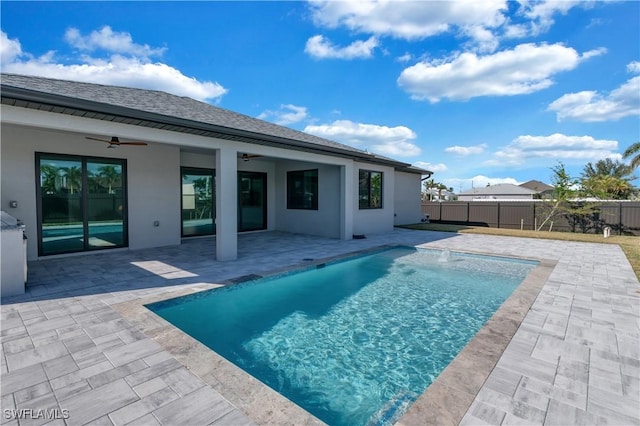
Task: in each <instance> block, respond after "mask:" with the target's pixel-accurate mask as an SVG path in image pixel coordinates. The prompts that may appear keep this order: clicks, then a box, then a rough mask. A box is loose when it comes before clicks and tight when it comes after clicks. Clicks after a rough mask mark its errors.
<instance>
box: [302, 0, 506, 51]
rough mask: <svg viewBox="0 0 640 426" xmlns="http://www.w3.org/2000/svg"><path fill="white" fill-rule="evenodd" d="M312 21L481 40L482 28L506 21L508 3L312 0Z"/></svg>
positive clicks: (404, 35) (407, 35)
mask: <svg viewBox="0 0 640 426" xmlns="http://www.w3.org/2000/svg"><path fill="white" fill-rule="evenodd" d="M310 4H311V11H312V16H313V20H314V23H315V24H316V25H319V26H322V27H326V28H338V27H346V28H348V29H349V30H352V31H355V32H359V33H367V34H375V35H377V36H391V37H394V38H400V39H405V40H420V39H424V38H427V37H431V36H435V35H439V34H442V33H445V32H452V31H459V32H461V33H463V34H465V33H466V34H467V35H468V36H469V37H471V38H473V39H475V37H477V36H479V37H480V38H479V39H477V40H479V41H480V42H482V40H483V39H485V40H486V37H487V34H486V33H484V31H483V29H490V28H497V27H499V26H500V25H502V24H503V23H504V22H505V17H504V12H506V11H507V2H506V1H503V0H498V1H496V0H493V1H489V0H486V1H467V2H453V1H429V2H426V1H424V2H423V1H386V0H373V1H331V0H320V1H311V2H310Z"/></svg>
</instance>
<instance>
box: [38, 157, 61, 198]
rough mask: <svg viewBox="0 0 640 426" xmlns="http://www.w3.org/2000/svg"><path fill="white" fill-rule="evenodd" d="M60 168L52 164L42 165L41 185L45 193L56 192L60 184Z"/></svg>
mask: <svg viewBox="0 0 640 426" xmlns="http://www.w3.org/2000/svg"><path fill="white" fill-rule="evenodd" d="M59 177H60V175H59V174H58V168H57V167H56V166H54V165H52V164H41V165H40V186H41V187H42V191H43V192H44V193H45V194H54V193H55V192H56V187H57V186H58V183H59V182H58V180H59Z"/></svg>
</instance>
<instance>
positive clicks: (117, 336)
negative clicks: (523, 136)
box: [0, 229, 640, 425]
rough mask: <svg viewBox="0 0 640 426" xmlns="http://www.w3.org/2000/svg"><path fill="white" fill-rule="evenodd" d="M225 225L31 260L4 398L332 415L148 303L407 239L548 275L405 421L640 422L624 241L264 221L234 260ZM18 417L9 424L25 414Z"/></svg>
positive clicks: (240, 419)
mask: <svg viewBox="0 0 640 426" xmlns="http://www.w3.org/2000/svg"><path fill="white" fill-rule="evenodd" d="M212 239H215V237H212V238H198V239H188V240H184V241H183V242H182V244H181V245H176V246H168V247H162V248H153V249H144V250H127V249H123V250H120V251H117V250H114V251H113V252H110V253H100V254H99V255H94V254H85V255H77V256H65V257H59V258H48V259H45V260H39V261H35V262H30V263H29V285H28V287H27V292H26V294H25V295H21V296H17V297H14V298H7V299H3V301H2V303H3V304H2V308H1V319H2V325H1V329H2V364H1V369H0V372H1V374H2V386H1V388H2V407H3V409H5V410H7V409H9V410H16V411H13V412H15V413H18V412H19V410H28V409H31V410H38V409H50V410H54V409H58V410H61V411H58V412H55V413H57V414H59V415H60V416H59V417H58V418H60V419H64V421H65V422H66V423H67V424H74V425H75V424H88V423H100V424H166V425H170V424H176V423H182V424H187V423H189V424H282V423H285V422H286V423H290V424H314V423H319V421H318V420H317V419H315V418H313V417H312V416H310V415H308V414H307V413H306V412H304V411H303V410H301V409H299V408H298V407H297V406H294V405H293V404H291V403H290V402H288V401H287V400H285V399H284V398H282V397H279V396H278V394H276V393H275V392H273V391H270V390H268V389H264V388H266V387H265V386H264V385H261V384H260V383H259V382H257V381H256V380H255V379H251V378H250V377H246V375H245V376H243V374H242V372H239V371H236V370H237V369H235V370H234V369H233V368H231V367H228V366H226V365H225V366H223V370H217V371H218V372H214V371H212V370H210V369H209V364H210V363H211V362H217V363H220V364H222V363H223V361H220V360H217V359H215V358H212V356H213V355H212V353H211V351H206V350H203V347H202V345H198V344H197V342H196V343H194V342H193V341H190V340H189V338H188V336H186V337H185V336H184V335H182V334H181V332H179V331H177V330H175V329H174V330H170V329H168V328H167V327H166V325H163V327H157V324H156V323H155V322H154V321H156V320H155V319H149V317H148V316H147V315H151V314H147V313H145V312H144V311H143V309H144V308H141V306H142V304H143V303H147V301H150V300H160V299H164V298H170V297H175V296H176V295H179V294H186V293H190V292H194V291H199V290H202V289H208V288H213V287H216V286H219V285H227V284H230V283H233V282H238V281H242V280H245V279H248V278H251V277H253V276H261V275H266V274H269V273H272V272H274V271H283V270H289V269H295V268H298V267H302V266H304V265H309V264H311V263H313V262H317V261H321V260H322V259H327V258H333V257H335V256H340V255H346V254H348V253H354V252H358V251H361V250H367V249H370V248H373V247H378V246H381V245H387V244H403V245H411V246H421V247H429V248H442V249H445V248H447V249H450V250H459V251H467V252H476V253H486V254H492V255H499V256H515V257H526V258H532V259H539V260H542V261H543V263H545V265H547V266H548V274H546V275H541V277H540V282H539V288H540V291H539V293H538V292H537V290H536V294H533V295H532V300H534V299H535V300H534V301H533V304H532V305H530V307H529V305H527V306H525V305H522V304H519V303H520V302H518V301H515V302H514V303H515V305H513V306H515V307H516V308H515V309H514V311H518V310H520V311H521V312H520V314H521V316H522V317H523V318H524V319H523V320H521V321H520V320H518V321H514V320H510V321H503V323H505V324H507V323H511V325H510V327H511V328H512V329H513V331H511V333H510V334H509V332H508V331H507V330H506V329H501V328H499V327H498V326H497V325H496V324H494V323H491V324H490V323H488V324H487V326H486V327H485V329H483V330H481V332H480V333H478V336H477V337H476V339H474V340H473V341H472V344H470V345H469V346H468V347H467V349H468V350H467V349H465V351H467V352H469V351H471V352H478V353H477V354H476V355H479V356H482V357H485V358H489V357H493V359H495V361H494V362H493V364H492V365H491V366H490V368H489V369H488V371H487V374H486V375H485V376H481V375H480V376H479V375H478V374H476V372H475V371H474V369H475V366H474V365H464V362H462V363H460V362H458V363H457V366H456V367H455V368H451V367H453V365H452V366H451V367H450V368H447V370H445V372H443V374H442V375H441V377H440V378H439V379H438V380H437V381H436V382H434V384H433V385H432V386H431V387H430V388H429V389H430V390H429V391H428V392H427V393H426V394H425V395H423V397H421V398H419V399H418V401H416V403H415V404H414V405H413V406H412V407H411V408H410V409H409V410H408V412H407V413H406V414H405V416H404V417H403V418H402V419H401V420H400V422H399V423H401V424H405V425H412V424H416V423H420V424H458V423H463V424H479V423H483V424H515V423H528V424H640V420H638V419H639V418H640V416H639V414H640V330H639V321H640V285H639V283H638V280H637V278H636V276H635V274H634V273H633V270H632V269H631V267H630V265H629V263H628V261H627V259H626V258H625V256H624V254H623V252H622V250H620V248H619V247H617V246H615V245H606V244H589V243H577V242H566V241H551V240H530V239H523V238H512V237H498V236H480V235H469V234H453V233H438V232H424V231H409V230H404V229H395V230H394V231H392V232H387V233H382V234H376V235H373V234H372V235H370V236H367V238H366V239H360V240H346V241H345V240H339V239H330V238H321V237H313V236H308V235H299V234H289V233H282V232H259V233H245V234H240V235H238V258H237V260H235V261H233V262H220V261H217V260H215V259H216V253H215V248H216V244H215V243H214V242H213V241H212ZM499 312H500V311H499ZM154 327H155V328H154ZM500 327H501V326H500ZM507 328H508V327H507ZM514 331H515V334H514ZM483 336H484V337H483ZM496 336H497V337H496ZM478 338H480V339H484V340H477V339H478ZM493 342H503V343H495V344H494V343H493ZM502 344H503V345H504V347H501V346H500V345H502ZM225 369H226V370H225ZM220 371H226V373H225V374H222V375H221V373H220ZM461 378H462V379H463V380H460V379H461ZM461 383H462V384H461ZM464 383H468V384H470V385H474V386H475V385H477V386H478V388H477V389H476V390H475V391H474V390H473V388H472V387H469V386H470V385H469V386H468V385H465V384H464ZM478 389H479V391H478ZM64 410H66V411H64ZM5 412H6V411H5ZM65 413H66V414H65ZM9 417H10V416H9ZM15 417H16V416H14V417H11V418H7V416H4V417H3V421H2V422H3V424H23V421H24V420H21V422H20V423H19V422H18V421H17V419H16V418H15ZM44 420H46V419H35V420H33V424H36V423H37V424H41V423H45V421H44ZM31 422H32V421H31V420H29V424H31Z"/></svg>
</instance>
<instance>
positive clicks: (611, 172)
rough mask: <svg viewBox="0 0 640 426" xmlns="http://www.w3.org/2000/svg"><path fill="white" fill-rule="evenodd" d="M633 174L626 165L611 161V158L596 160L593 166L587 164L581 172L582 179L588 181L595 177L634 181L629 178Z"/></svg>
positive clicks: (630, 168)
mask: <svg viewBox="0 0 640 426" xmlns="http://www.w3.org/2000/svg"><path fill="white" fill-rule="evenodd" d="M631 173H633V168H632V167H629V166H628V165H626V164H624V163H622V162H620V161H617V160H615V161H614V160H612V159H611V158H605V159H604V160H598V161H597V162H596V163H595V164H593V163H587V165H586V166H584V170H583V171H582V179H590V178H593V177H595V176H611V177H615V178H618V179H631V180H632V179H635V178H634V177H633V176H630V175H631Z"/></svg>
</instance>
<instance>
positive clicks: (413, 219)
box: [394, 172, 422, 225]
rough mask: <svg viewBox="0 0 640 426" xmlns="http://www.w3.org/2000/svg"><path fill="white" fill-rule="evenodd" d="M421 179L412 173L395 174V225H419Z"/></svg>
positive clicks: (420, 216)
mask: <svg viewBox="0 0 640 426" xmlns="http://www.w3.org/2000/svg"><path fill="white" fill-rule="evenodd" d="M421 177H422V176H420V175H418V174H413V173H401V172H395V181H394V186H395V194H394V195H395V200H394V203H395V217H394V224H395V225H409V224H412V223H419V222H420V219H422V213H421V210H422V201H421V199H420V195H421V194H420V186H421V184H422V181H421Z"/></svg>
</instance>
